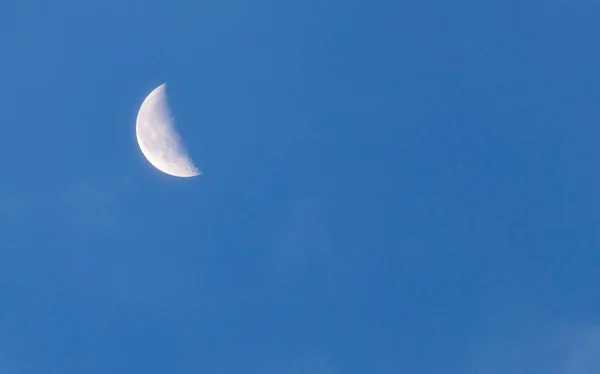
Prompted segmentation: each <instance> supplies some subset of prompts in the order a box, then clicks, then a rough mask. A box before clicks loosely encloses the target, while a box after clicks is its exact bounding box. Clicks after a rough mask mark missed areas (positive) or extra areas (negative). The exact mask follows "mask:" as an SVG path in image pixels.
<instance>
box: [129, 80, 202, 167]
mask: <svg viewBox="0 0 600 374" xmlns="http://www.w3.org/2000/svg"><path fill="white" fill-rule="evenodd" d="M135 135H136V137H137V142H138V145H139V146H140V149H141V151H142V153H143V154H144V156H145V157H146V159H147V160H148V161H149V162H150V163H151V164H152V165H153V166H154V167H155V168H157V169H158V170H160V171H162V172H163V173H166V174H169V175H172V176H175V177H195V176H197V175H200V174H202V173H201V172H200V171H199V170H198V168H197V167H196V166H195V165H194V162H193V161H192V159H191V158H190V156H189V154H188V152H187V150H186V147H185V146H184V144H183V141H182V140H181V136H180V135H179V133H178V132H177V129H176V128H175V124H174V123H173V116H172V114H171V110H170V108H169V104H168V102H167V91H166V84H165V83H163V84H161V85H160V86H158V87H157V88H155V89H154V90H153V91H152V92H150V94H149V95H148V96H147V97H146V98H145V99H144V102H143V103H142V106H141V107H140V110H139V112H138V115H137V120H136V125H135Z"/></svg>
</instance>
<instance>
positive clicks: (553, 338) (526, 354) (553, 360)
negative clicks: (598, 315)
mask: <svg viewBox="0 0 600 374" xmlns="http://www.w3.org/2000/svg"><path fill="white" fill-rule="evenodd" d="M469 366H470V368H469V370H467V371H466V372H468V373H473V374H505V373H511V374H598V373H600V325H586V324H582V325H569V326H560V327H556V326H555V327H546V328H542V329H540V328H527V327H525V328H523V329H522V330H520V331H519V332H515V331H513V332H510V333H506V332H505V333H503V334H498V335H497V336H495V337H494V338H493V339H490V340H489V341H488V342H480V343H478V344H477V347H476V348H475V350H474V355H473V361H472V362H471V365H469Z"/></svg>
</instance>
